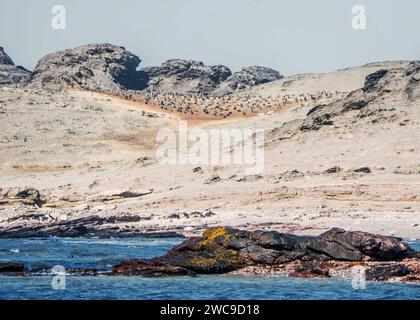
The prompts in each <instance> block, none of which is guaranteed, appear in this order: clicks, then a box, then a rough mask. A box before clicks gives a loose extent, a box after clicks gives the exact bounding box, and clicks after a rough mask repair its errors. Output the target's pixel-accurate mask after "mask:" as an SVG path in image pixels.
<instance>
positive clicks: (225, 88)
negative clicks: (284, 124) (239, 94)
mask: <svg viewBox="0 0 420 320" xmlns="http://www.w3.org/2000/svg"><path fill="white" fill-rule="evenodd" d="M281 78H283V76H282V75H281V74H280V73H279V72H278V71H276V70H273V69H270V68H266V67H259V66H252V67H247V68H243V69H242V71H239V72H235V73H234V74H232V75H231V76H230V77H229V78H227V79H226V81H224V82H223V83H222V84H221V85H220V86H219V88H217V89H216V90H215V92H214V93H213V94H214V95H216V96H225V95H228V94H231V93H233V92H234V91H236V90H241V89H246V88H249V87H253V86H256V85H259V84H264V83H268V82H272V81H276V80H279V79H281Z"/></svg>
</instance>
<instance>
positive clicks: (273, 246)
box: [113, 227, 419, 276]
mask: <svg viewBox="0 0 420 320" xmlns="http://www.w3.org/2000/svg"><path fill="white" fill-rule="evenodd" d="M418 255H419V254H418V253H417V252H416V251H414V250H413V249H411V248H410V247H409V246H408V245H407V244H405V243H403V242H402V241H401V240H400V239H397V238H393V237H385V236H379V235H373V234H369V233H365V232H347V231H345V230H342V229H332V230H330V231H328V232H325V233H323V234H321V235H319V236H317V237H305V236H295V235H291V234H283V233H278V232H274V231H270V232H265V231H253V232H250V231H242V230H237V229H233V228H227V227H223V228H214V229H208V230H206V231H204V233H203V236H202V237H194V238H189V239H188V240H186V241H184V242H183V243H182V244H180V245H178V246H175V247H174V248H172V249H171V250H170V251H169V252H168V253H167V254H166V255H164V256H162V257H158V258H154V259H149V260H145V259H141V260H135V259H131V260H126V261H122V262H121V263H119V264H118V265H116V266H115V267H114V269H113V273H114V274H117V275H148V276H151V275H170V274H172V275H178V274H182V275H186V274H217V273H226V272H230V271H233V270H237V269H240V268H243V267H246V266H253V265H278V264H283V263H289V262H293V261H314V262H317V261H319V262H321V261H350V262H362V261H396V260H401V259H404V258H418Z"/></svg>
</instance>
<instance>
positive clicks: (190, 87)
mask: <svg viewBox="0 0 420 320" xmlns="http://www.w3.org/2000/svg"><path fill="white" fill-rule="evenodd" d="M140 72H141V73H142V77H143V79H144V80H146V81H147V84H148V89H149V90H150V91H156V92H162V93H179V94H195V93H204V94H206V93H210V92H211V91H213V90H214V89H215V88H216V87H217V86H218V85H219V84H220V83H221V82H222V81H224V80H226V79H227V78H228V77H229V76H230V75H231V74H232V73H231V71H230V70H229V68H228V67H225V66H223V65H215V66H206V65H204V64H203V63H202V62H200V61H193V60H182V59H173V60H168V61H166V62H164V63H163V64H162V65H161V66H160V67H148V68H143V69H141V70H140Z"/></svg>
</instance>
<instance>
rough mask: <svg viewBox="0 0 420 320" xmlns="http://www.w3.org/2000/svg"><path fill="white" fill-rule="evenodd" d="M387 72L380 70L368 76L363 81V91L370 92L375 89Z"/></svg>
mask: <svg viewBox="0 0 420 320" xmlns="http://www.w3.org/2000/svg"><path fill="white" fill-rule="evenodd" d="M387 73H388V70H385V69H381V70H378V71H376V72H374V73H372V74H369V75H368V76H367V77H366V79H365V85H364V87H363V91H365V92H366V91H371V90H373V89H374V88H375V86H376V85H377V84H378V82H379V80H381V79H382V78H383V77H384V76H385V75H386V74H387Z"/></svg>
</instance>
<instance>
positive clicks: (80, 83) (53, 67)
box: [31, 44, 144, 93]
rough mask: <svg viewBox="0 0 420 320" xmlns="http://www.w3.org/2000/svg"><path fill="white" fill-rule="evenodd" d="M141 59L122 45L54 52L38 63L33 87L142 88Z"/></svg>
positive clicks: (93, 45)
mask: <svg viewBox="0 0 420 320" xmlns="http://www.w3.org/2000/svg"><path fill="white" fill-rule="evenodd" d="M140 62H141V60H140V58H139V57H137V56H136V55H134V54H133V53H131V52H129V51H127V50H125V48H123V47H118V46H114V45H111V44H89V45H85V46H81V47H77V48H74V49H67V50H63V51H58V52H55V53H51V54H49V55H47V56H45V57H43V58H42V59H41V60H40V61H39V62H38V64H37V66H36V68H35V72H34V77H33V80H32V81H31V86H35V87H42V88H47V89H53V90H60V89H64V88H80V89H86V90H91V91H99V92H106V93H119V92H120V91H122V90H125V89H133V90H134V89H143V88H144V83H142V82H141V79H140V74H139V72H138V71H137V70H136V68H137V66H138V65H139V64H140Z"/></svg>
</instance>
